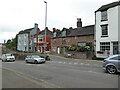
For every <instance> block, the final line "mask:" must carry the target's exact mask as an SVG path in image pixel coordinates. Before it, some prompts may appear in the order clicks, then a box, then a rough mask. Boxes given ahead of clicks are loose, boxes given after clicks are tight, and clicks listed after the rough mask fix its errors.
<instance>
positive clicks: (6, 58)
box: [1, 54, 15, 62]
mask: <svg viewBox="0 0 120 90" xmlns="http://www.w3.org/2000/svg"><path fill="white" fill-rule="evenodd" d="M1 59H2V61H6V62H7V61H15V56H14V55H13V54H3V55H2V57H1Z"/></svg>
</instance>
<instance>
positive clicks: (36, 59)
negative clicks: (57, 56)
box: [25, 55, 45, 64]
mask: <svg viewBox="0 0 120 90" xmlns="http://www.w3.org/2000/svg"><path fill="white" fill-rule="evenodd" d="M25 62H26V63H35V64H37V63H45V59H44V58H42V57H40V56H38V55H29V56H27V57H26V58H25Z"/></svg>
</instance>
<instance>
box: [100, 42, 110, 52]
mask: <svg viewBox="0 0 120 90" xmlns="http://www.w3.org/2000/svg"><path fill="white" fill-rule="evenodd" d="M105 50H110V42H100V51H105Z"/></svg>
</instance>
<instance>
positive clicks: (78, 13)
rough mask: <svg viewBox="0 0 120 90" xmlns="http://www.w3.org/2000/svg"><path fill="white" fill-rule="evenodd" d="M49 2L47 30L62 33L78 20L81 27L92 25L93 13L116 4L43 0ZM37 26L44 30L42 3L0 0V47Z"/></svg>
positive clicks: (103, 0)
mask: <svg viewBox="0 0 120 90" xmlns="http://www.w3.org/2000/svg"><path fill="white" fill-rule="evenodd" d="M46 1H47V2H48V15H47V16H48V19H47V27H48V28H49V29H50V30H52V28H54V27H55V28H57V29H62V28H63V27H66V28H69V27H73V28H75V27H76V21H77V18H81V19H82V22H83V26H87V25H92V24H94V23H95V18H94V17H95V15H94V12H95V11H96V10H97V9H98V8H100V7H101V6H102V5H104V4H108V3H111V2H114V1H117V0H46ZM34 23H38V24H39V28H40V30H43V29H44V27H45V3H44V0H0V43H3V41H4V40H8V39H12V38H14V37H15V36H16V34H17V33H18V32H19V31H20V30H24V29H28V28H33V27H34Z"/></svg>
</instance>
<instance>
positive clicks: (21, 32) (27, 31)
mask: <svg viewBox="0 0 120 90" xmlns="http://www.w3.org/2000/svg"><path fill="white" fill-rule="evenodd" d="M33 29H34V28H29V29H25V30H22V31H20V32H19V34H24V33H29V32H30V31H31V30H33Z"/></svg>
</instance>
